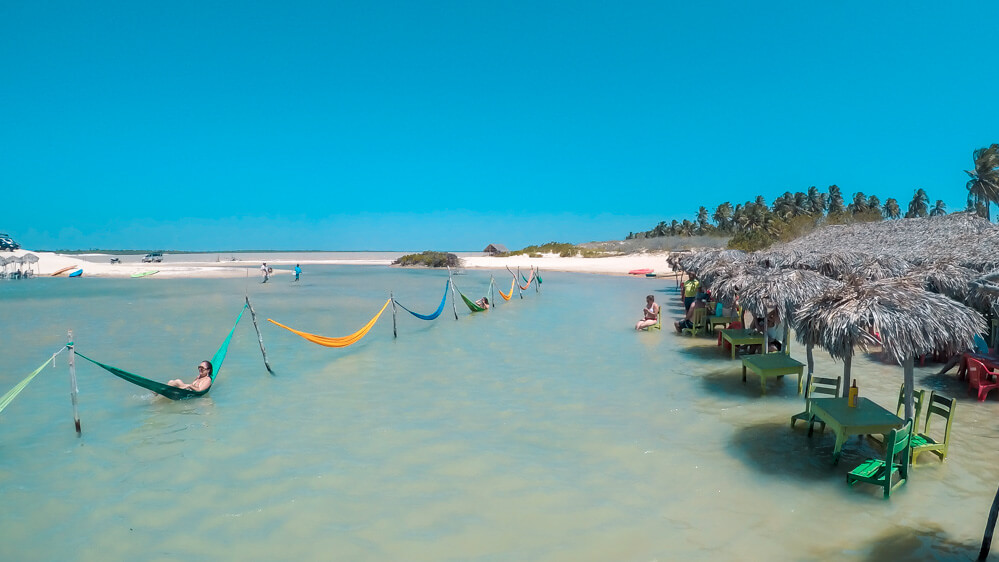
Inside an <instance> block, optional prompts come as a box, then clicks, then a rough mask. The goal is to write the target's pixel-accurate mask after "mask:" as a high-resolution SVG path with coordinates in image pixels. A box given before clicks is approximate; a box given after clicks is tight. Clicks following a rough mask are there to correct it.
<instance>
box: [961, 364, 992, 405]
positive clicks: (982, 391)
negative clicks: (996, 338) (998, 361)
mask: <svg viewBox="0 0 999 562" xmlns="http://www.w3.org/2000/svg"><path fill="white" fill-rule="evenodd" d="M989 377H999V372H996V371H990V370H989V369H988V368H987V367H986V366H985V364H984V363H982V362H981V361H979V360H978V359H972V358H971V357H968V390H971V391H975V392H977V393H978V401H979V402H984V401H985V397H986V396H988V395H989V391H992V390H995V389H997V388H999V381H995V380H992V379H990V378H989Z"/></svg>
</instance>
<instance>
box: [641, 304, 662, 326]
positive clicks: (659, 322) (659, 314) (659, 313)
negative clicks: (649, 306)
mask: <svg viewBox="0 0 999 562" xmlns="http://www.w3.org/2000/svg"><path fill="white" fill-rule="evenodd" d="M645 329H646V330H660V331H662V329H663V307H661V306H660V307H659V310H657V311H656V323H655V324H653V325H651V326H649V327H647V328H645Z"/></svg>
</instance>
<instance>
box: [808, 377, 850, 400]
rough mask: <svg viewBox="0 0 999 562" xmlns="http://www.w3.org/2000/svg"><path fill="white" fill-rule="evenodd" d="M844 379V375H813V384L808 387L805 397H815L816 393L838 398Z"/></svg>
mask: <svg viewBox="0 0 999 562" xmlns="http://www.w3.org/2000/svg"><path fill="white" fill-rule="evenodd" d="M842 380H843V377H836V378H829V377H812V384H811V386H809V387H808V393H807V394H805V398H814V397H815V396H816V395H824V396H831V397H833V398H836V397H837V396H839V385H840V382H842Z"/></svg>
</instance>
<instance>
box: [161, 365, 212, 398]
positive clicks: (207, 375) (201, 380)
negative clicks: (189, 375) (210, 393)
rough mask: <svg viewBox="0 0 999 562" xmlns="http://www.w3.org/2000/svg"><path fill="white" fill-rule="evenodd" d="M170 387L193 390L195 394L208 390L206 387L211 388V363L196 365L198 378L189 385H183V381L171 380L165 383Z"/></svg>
mask: <svg viewBox="0 0 999 562" xmlns="http://www.w3.org/2000/svg"><path fill="white" fill-rule="evenodd" d="M167 384H168V385H170V386H176V387H177V388H184V389H187V390H193V391H195V392H204V391H206V390H208V387H210V386H212V363H211V361H202V362H201V364H200V365H198V378H196V379H194V382H192V383H191V384H185V383H184V381H182V380H180V379H173V380H172V381H170V382H168V383H167Z"/></svg>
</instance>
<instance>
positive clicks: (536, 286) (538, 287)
mask: <svg viewBox="0 0 999 562" xmlns="http://www.w3.org/2000/svg"><path fill="white" fill-rule="evenodd" d="M535 275H537V276H538V277H541V266H538V271H537V273H536V274H535ZM534 283H535V284H534V289H535V290H536V291H537V292H538V293H539V294H540V293H541V283H538V282H537V281H535V282H534Z"/></svg>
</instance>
